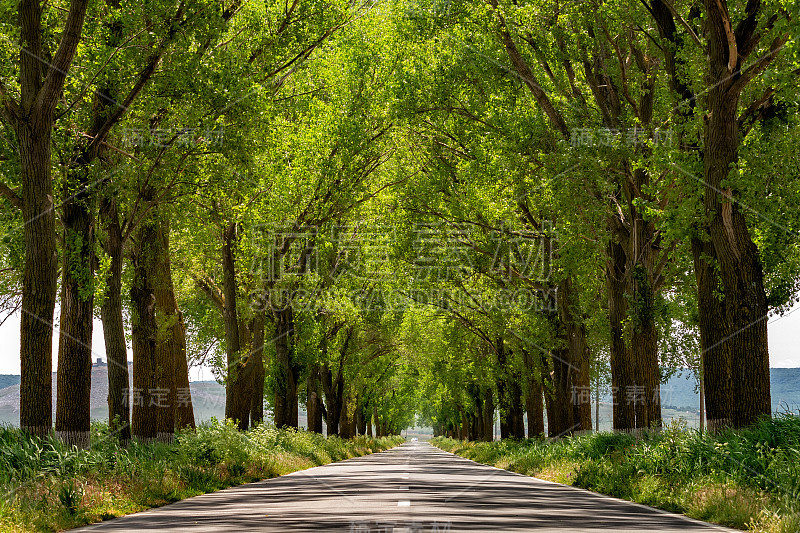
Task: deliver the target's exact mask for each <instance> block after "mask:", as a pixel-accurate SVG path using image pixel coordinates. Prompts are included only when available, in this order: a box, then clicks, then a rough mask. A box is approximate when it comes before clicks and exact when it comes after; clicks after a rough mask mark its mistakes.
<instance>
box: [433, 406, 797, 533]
mask: <svg viewBox="0 0 800 533" xmlns="http://www.w3.org/2000/svg"><path fill="white" fill-rule="evenodd" d="M431 443H432V444H434V445H436V446H438V447H439V448H441V449H443V450H446V451H449V452H452V453H455V454H458V455H461V456H463V457H466V458H468V459H472V460H473V461H476V462H479V463H484V464H488V465H492V466H496V467H498V468H504V469H506V470H510V471H512V472H518V473H520V474H525V475H529V476H536V477H539V478H541V479H546V480H548V481H554V482H557V483H563V484H566V485H574V486H576V487H581V488H584V489H589V490H592V491H595V492H600V493H603V494H608V495H611V496H615V497H617V498H622V499H625V500H630V501H634V502H637V503H642V504H645V505H649V506H652V507H658V508H660V509H664V510H667V511H671V512H675V513H682V514H685V515H687V516H690V517H692V518H697V519H700V520H704V521H708V522H714V523H717V524H721V525H724V526H728V527H732V528H737V529H743V530H749V531H755V532H759V533H797V532H800V417H797V416H794V415H789V414H784V415H780V416H777V417H775V418H773V419H772V420H764V421H762V422H760V423H759V424H757V425H755V426H754V427H752V428H748V429H744V430H739V431H725V432H722V433H719V434H716V435H710V434H708V433H700V432H698V431H696V430H689V429H686V428H685V426H684V425H680V424H677V423H675V424H672V425H670V426H668V427H666V428H664V429H663V430H662V431H660V432H648V433H646V434H644V435H641V436H639V437H638V438H637V437H636V436H634V435H631V434H624V433H593V434H590V435H582V436H578V437H569V438H564V439H560V440H557V441H548V440H545V439H526V440H503V441H496V442H465V441H459V440H454V439H448V438H444V437H436V438H434V439H433V440H432V441H431Z"/></svg>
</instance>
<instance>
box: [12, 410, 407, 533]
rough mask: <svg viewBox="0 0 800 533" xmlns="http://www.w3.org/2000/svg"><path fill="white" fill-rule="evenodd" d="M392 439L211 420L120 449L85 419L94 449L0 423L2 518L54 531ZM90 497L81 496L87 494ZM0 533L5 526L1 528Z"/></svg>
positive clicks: (376, 447)
mask: <svg viewBox="0 0 800 533" xmlns="http://www.w3.org/2000/svg"><path fill="white" fill-rule="evenodd" d="M402 440H403V439H401V438H399V437H387V438H382V439H372V438H368V437H364V436H361V437H358V438H356V439H353V440H344V439H340V438H337V437H331V438H328V439H326V438H325V437H323V436H322V435H319V434H316V433H308V432H305V431H292V430H277V429H275V428H272V427H269V426H265V425H261V426H258V427H257V428H254V429H252V430H251V431H249V432H246V433H243V432H240V431H239V430H238V429H237V428H236V426H235V425H234V424H232V423H227V424H222V423H219V422H216V421H214V422H212V423H210V424H206V425H203V426H201V427H199V428H197V431H185V432H182V433H180V434H179V435H178V436H177V439H176V441H175V443H173V444H169V445H167V444H158V443H152V444H142V443H139V442H136V441H134V442H131V443H130V445H129V446H128V447H127V448H123V447H120V446H119V443H118V442H116V440H115V438H114V436H113V435H112V434H111V433H110V432H109V430H108V427H107V426H106V425H105V424H95V425H93V426H92V446H91V448H89V449H87V450H79V449H77V448H67V447H65V446H64V445H63V444H62V443H61V442H60V441H58V440H56V439H50V438H48V439H38V438H34V437H30V436H28V435H26V434H25V433H23V432H21V431H20V430H19V429H15V428H8V427H4V428H0V487H1V488H2V489H3V491H4V493H5V494H6V496H4V497H3V499H1V500H0V524H3V523H4V522H3V520H6V521H7V523H8V524H18V525H19V528H20V530H21V531H25V532H32V531H53V530H54V529H64V528H69V527H75V526H78V525H82V524H86V523H91V522H95V521H98V520H100V519H107V518H110V517H113V516H120V515H123V514H127V513H130V512H135V511H138V510H142V509H146V508H149V507H154V506H158V505H163V504H164V503H168V502H171V501H176V500H179V499H182V498H186V497H189V496H194V495H197V494H202V493H205V492H210V491H215V490H219V489H222V488H225V487H228V486H231V485H234V484H239V483H245V482H250V481H255V480H259V479H264V478H269V477H274V476H277V475H282V474H286V473H289V472H292V471H295V470H298V469H303V468H309V467H312V466H317V465H323V464H327V463H329V462H331V461H336V460H341V459H347V458H350V457H353V456H357V455H363V454H366V453H373V452H377V451H382V450H385V449H387V448H389V447H392V446H395V445H397V444H399V443H400V442H402ZM88 494H91V495H92V497H91V498H89V497H87V496H86V495H88ZM4 530H5V529H4Z"/></svg>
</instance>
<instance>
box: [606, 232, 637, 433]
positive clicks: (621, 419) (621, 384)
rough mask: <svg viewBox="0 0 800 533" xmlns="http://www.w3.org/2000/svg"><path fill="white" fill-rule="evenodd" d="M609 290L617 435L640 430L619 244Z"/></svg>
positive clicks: (611, 259)
mask: <svg viewBox="0 0 800 533" xmlns="http://www.w3.org/2000/svg"><path fill="white" fill-rule="evenodd" d="M607 254H608V260H607V265H606V286H607V290H608V319H609V324H610V327H611V391H612V395H613V400H612V401H613V427H614V431H631V430H633V429H634V428H635V427H636V412H635V410H634V402H632V401H630V397H629V395H628V394H629V392H630V391H632V390H634V391H635V389H633V387H634V386H635V380H636V378H635V374H634V369H633V363H632V361H630V358H629V357H630V356H629V351H628V349H627V347H626V346H625V331H624V329H625V328H624V323H625V321H626V320H627V318H628V304H627V300H626V299H625V268H626V260H625V251H624V250H623V248H622V246H621V245H620V244H619V243H618V242H614V241H613V240H611V241H609V243H608V249H607Z"/></svg>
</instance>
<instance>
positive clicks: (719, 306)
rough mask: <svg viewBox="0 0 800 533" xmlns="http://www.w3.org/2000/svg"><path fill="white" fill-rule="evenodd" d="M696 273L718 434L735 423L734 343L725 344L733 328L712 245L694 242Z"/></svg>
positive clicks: (711, 423)
mask: <svg viewBox="0 0 800 533" xmlns="http://www.w3.org/2000/svg"><path fill="white" fill-rule="evenodd" d="M692 255H693V257H694V273H695V278H696V280H697V311H698V313H697V316H698V326H699V329H700V354H701V355H700V358H701V361H702V373H703V379H704V380H705V384H706V397H705V400H706V413H707V424H708V430H709V431H712V432H716V431H718V430H720V429H722V428H725V427H728V426H730V425H731V423H732V421H733V389H732V383H731V348H732V346H731V343H730V342H725V340H726V339H727V337H728V331H729V326H728V323H727V316H726V315H725V312H724V308H725V299H724V297H722V299H719V298H718V297H717V294H716V293H717V287H718V286H719V285H718V281H717V280H718V277H717V275H716V273H715V271H714V266H713V262H714V249H713V246H712V245H711V243H710V242H704V241H702V240H700V239H699V238H697V237H695V238H693V239H692Z"/></svg>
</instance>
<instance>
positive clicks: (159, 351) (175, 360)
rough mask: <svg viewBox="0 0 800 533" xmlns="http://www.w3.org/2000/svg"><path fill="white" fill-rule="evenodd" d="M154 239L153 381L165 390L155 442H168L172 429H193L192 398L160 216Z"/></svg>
mask: <svg viewBox="0 0 800 533" xmlns="http://www.w3.org/2000/svg"><path fill="white" fill-rule="evenodd" d="M157 233H158V234H157V236H156V243H155V244H156V270H155V272H154V278H155V279H154V287H155V299H156V324H157V329H158V343H157V345H156V365H157V368H158V373H157V376H158V377H157V382H158V386H159V388H160V389H168V390H169V401H168V402H167V404H168V405H167V406H165V407H160V408H159V409H158V417H159V418H158V419H159V430H158V433H159V435H158V438H159V440H162V441H165V442H169V441H171V440H172V435H173V433H174V430H175V428H181V427H186V426H189V427H194V412H193V409H192V395H191V390H190V388H189V369H188V363H187V360H186V329H185V326H184V324H183V316H182V315H181V312H180V309H178V301H177V299H176V298H175V287H174V284H173V282H172V266H171V261H170V246H169V242H170V241H169V238H170V223H169V216H168V214H167V213H162V216H161V219H160V220H159V222H158V229H157Z"/></svg>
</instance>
